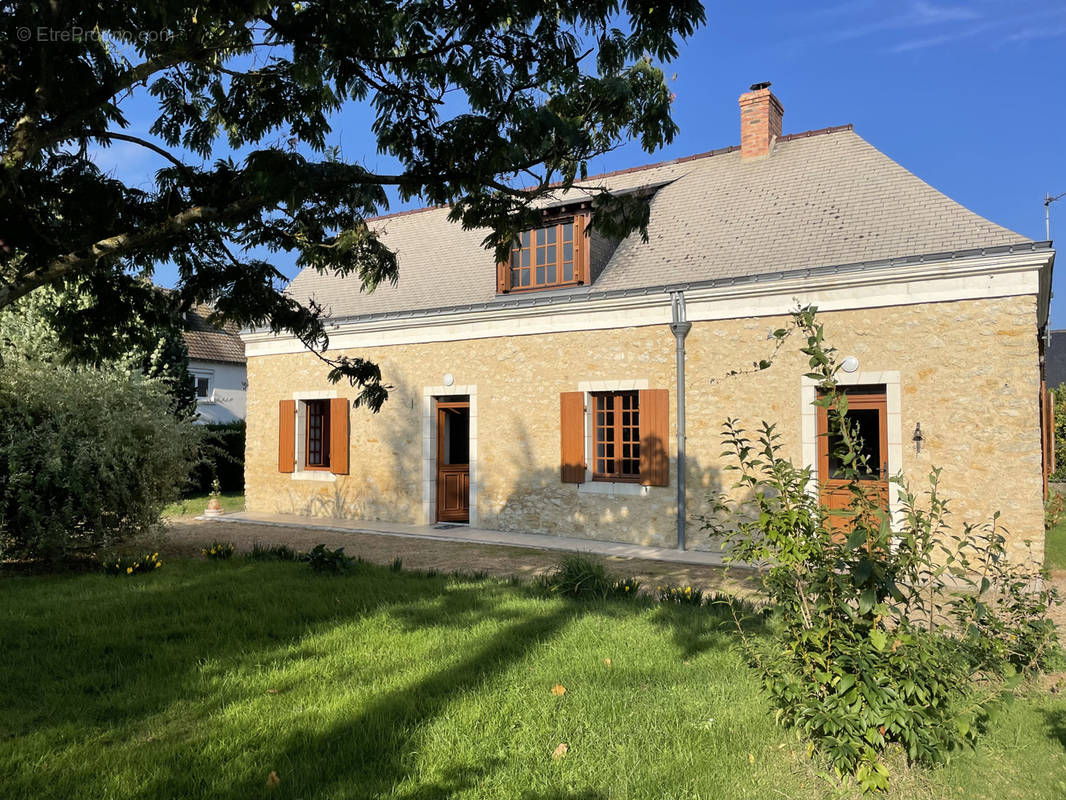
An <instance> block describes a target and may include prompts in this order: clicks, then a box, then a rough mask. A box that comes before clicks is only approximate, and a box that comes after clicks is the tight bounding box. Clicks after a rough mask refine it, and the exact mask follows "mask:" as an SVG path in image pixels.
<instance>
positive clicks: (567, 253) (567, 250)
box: [563, 242, 574, 261]
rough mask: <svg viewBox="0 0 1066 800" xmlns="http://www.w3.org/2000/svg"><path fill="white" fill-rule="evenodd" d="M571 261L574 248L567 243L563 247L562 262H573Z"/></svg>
mask: <svg viewBox="0 0 1066 800" xmlns="http://www.w3.org/2000/svg"><path fill="white" fill-rule="evenodd" d="M573 260H574V246H573V245H572V244H570V242H567V243H566V244H564V245H563V261H573Z"/></svg>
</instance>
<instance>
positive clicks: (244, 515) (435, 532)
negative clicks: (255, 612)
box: [197, 511, 725, 567]
mask: <svg viewBox="0 0 1066 800" xmlns="http://www.w3.org/2000/svg"><path fill="white" fill-rule="evenodd" d="M197 519H198V520H208V521H212V522H216V523H222V524H230V525H233V524H236V525H259V526H264V527H276V528H301V529H303V530H307V531H314V530H319V531H329V532H331V533H358V534H372V535H378V536H393V537H399V538H404V539H424V540H429V541H437V542H454V543H459V544H479V545H495V546H500V547H516V548H521V549H525V550H551V551H559V552H564V553H589V554H592V555H599V556H605V557H610V558H631V559H640V560H643V561H660V562H665V563H672V564H689V565H695V566H703V567H721V566H724V565H725V560H724V558H723V556H722V553H721V552H718V551H706V550H677V549H674V548H667V547H649V546H646V545H637V544H627V543H624V542H610V541H600V540H596V539H579V538H577V537H573V536H552V535H546V534H540V533H520V532H514V531H493V530H486V529H483V528H471V527H470V526H468V525H457V524H446V523H438V524H437V525H407V524H403V523H398V522H380V521H375V520H349V519H334V518H321V517H305V516H301V515H298V514H259V513H254V512H249V511H236V512H230V513H228V514H223V515H222V516H219V517H197Z"/></svg>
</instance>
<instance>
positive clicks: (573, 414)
mask: <svg viewBox="0 0 1066 800" xmlns="http://www.w3.org/2000/svg"><path fill="white" fill-rule="evenodd" d="M559 409H560V423H559V431H560V438H561V444H560V448H559V449H560V452H561V454H562V478H563V483H584V482H585V393H584V392H563V393H562V394H560V395H559Z"/></svg>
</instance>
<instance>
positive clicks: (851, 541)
mask: <svg viewBox="0 0 1066 800" xmlns="http://www.w3.org/2000/svg"><path fill="white" fill-rule="evenodd" d="M867 538H869V537H868V536H867V532H866V529H865V528H863V527H862V526H861V525H860V526H859V527H858V528H856V529H855V530H853V531H852V532H851V536H849V537H848V544H847V547H848V550H858V549H859V548H860V547H862V546H863V545H864V544H866V540H867Z"/></svg>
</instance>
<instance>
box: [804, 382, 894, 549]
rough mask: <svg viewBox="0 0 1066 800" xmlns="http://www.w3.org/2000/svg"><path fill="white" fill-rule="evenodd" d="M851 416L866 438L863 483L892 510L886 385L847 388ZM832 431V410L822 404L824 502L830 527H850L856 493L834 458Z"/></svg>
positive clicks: (820, 446)
mask: <svg viewBox="0 0 1066 800" xmlns="http://www.w3.org/2000/svg"><path fill="white" fill-rule="evenodd" d="M845 394H846V395H847V399H848V411H847V417H848V419H850V420H853V421H854V423H855V424H856V425H857V430H858V434H859V437H860V438H861V439H862V448H861V452H862V453H863V454H864V455H865V456H866V467H867V471H866V473H865V474H864V475H862V476H860V478H859V483H860V484H861V485H862V487H863V489H865V490H867V491H869V492H870V493H872V494H873V495H874V497H875V498H876V499H877V501H878V502H879V504H880V506H881V507H882V508H883V509H885V511H886V512H887V511H888V403H887V400H886V395H885V387H884V386H855V387H848V388H847V389H846V390H845ZM828 433H829V412H828V410H827V409H825V408H822V407H819V408H818V478H819V490H820V496H821V499H822V504H823V505H824V506H825V507H826V508H827V509H829V511H830V512H831V513H830V516H829V527H830V528H831V529H833V530H838V531H841V532H844V531H847V530H850V528H851V522H850V519H851V517H853V516H854V515H853V514H852V515H849V514H848V509H849V508H850V507H851V505H852V503H853V501H854V495H853V494H852V492H851V490H850V489H848V481H847V480H844V479H843V474H842V469H841V465H840V464H839V463H837V461H836V459H834V458H833V455H832V451H833V441H831V439H832V438H833V437H830V436H829V435H828Z"/></svg>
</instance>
